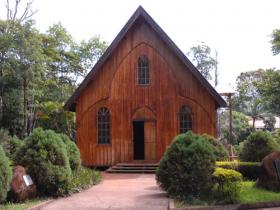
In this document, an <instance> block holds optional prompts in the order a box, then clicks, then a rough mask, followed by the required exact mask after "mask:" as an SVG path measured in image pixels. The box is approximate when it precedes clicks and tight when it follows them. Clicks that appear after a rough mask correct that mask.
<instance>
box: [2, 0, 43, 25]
mask: <svg viewBox="0 0 280 210" xmlns="http://www.w3.org/2000/svg"><path fill="white" fill-rule="evenodd" d="M22 4H23V5H22ZM32 4H33V1H32V0H31V1H29V0H27V1H26V0H13V3H11V2H10V0H6V9H7V17H6V18H7V20H11V21H18V22H24V21H27V20H30V18H31V17H32V16H33V15H34V14H36V13H37V11H38V10H35V11H33V10H32Z"/></svg>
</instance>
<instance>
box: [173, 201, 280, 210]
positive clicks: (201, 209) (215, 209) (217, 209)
mask: <svg viewBox="0 0 280 210" xmlns="http://www.w3.org/2000/svg"><path fill="white" fill-rule="evenodd" d="M168 207H169V208H168V209H169V210H247V209H260V208H273V207H280V201H272V202H258V203H252V204H232V205H220V206H196V207H195V206H193V207H186V208H175V205H174V200H173V199H169V206H168Z"/></svg>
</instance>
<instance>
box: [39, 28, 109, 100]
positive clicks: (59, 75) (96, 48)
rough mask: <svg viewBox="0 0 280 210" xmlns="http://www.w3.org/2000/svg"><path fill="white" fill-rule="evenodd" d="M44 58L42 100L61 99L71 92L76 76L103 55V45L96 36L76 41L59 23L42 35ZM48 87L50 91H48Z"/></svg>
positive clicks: (76, 79)
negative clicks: (43, 91)
mask: <svg viewBox="0 0 280 210" xmlns="http://www.w3.org/2000/svg"><path fill="white" fill-rule="evenodd" d="M43 45H44V48H43V50H44V54H45V55H46V57H47V60H46V66H47V69H46V72H45V80H46V82H45V83H44V85H45V88H46V89H45V90H46V92H45V94H43V97H44V99H42V100H43V101H48V100H53V101H58V102H64V101H65V100H66V99H68V97H69V96H70V95H71V94H72V93H73V91H74V89H75V88H76V85H77V83H78V82H79V79H81V78H83V77H84V76H85V75H86V73H87V70H88V69H89V68H91V67H93V64H94V63H95V62H96V60H97V59H99V57H100V56H101V55H102V54H103V52H104V51H105V49H106V47H107V45H106V43H105V42H102V41H101V40H100V38H99V37H94V38H92V39H90V40H89V41H82V42H81V43H79V44H77V43H76V42H75V41H74V40H73V38H72V36H71V35H70V34H69V33H68V32H67V30H66V29H65V28H64V27H63V26H62V25H61V24H60V23H59V24H55V25H53V26H51V27H50V28H49V30H48V31H47V33H46V34H44V35H43ZM50 90H51V91H50Z"/></svg>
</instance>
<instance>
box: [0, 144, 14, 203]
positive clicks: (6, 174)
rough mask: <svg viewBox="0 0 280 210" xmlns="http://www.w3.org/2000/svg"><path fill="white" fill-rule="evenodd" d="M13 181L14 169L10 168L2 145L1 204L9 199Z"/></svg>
mask: <svg viewBox="0 0 280 210" xmlns="http://www.w3.org/2000/svg"><path fill="white" fill-rule="evenodd" d="M11 179H12V168H11V166H10V161H9V159H8V157H7V156H6V155H5V152H4V150H3V148H2V146H1V145H0V203H1V202H3V201H5V199H6V197H7V193H8V191H9V189H10V182H11Z"/></svg>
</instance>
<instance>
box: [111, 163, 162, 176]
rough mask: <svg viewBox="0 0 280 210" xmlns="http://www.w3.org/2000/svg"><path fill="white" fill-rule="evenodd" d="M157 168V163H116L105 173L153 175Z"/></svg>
mask: <svg viewBox="0 0 280 210" xmlns="http://www.w3.org/2000/svg"><path fill="white" fill-rule="evenodd" d="M157 167H158V164H157V163H118V164H116V165H114V166H112V167H110V168H109V169H107V172H108V173H136V174H154V173H155V172H156V169H157Z"/></svg>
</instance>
